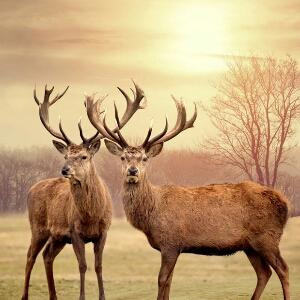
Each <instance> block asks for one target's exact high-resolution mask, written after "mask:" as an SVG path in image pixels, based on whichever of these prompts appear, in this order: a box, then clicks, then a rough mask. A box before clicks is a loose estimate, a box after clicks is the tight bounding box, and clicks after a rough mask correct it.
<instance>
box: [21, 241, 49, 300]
mask: <svg viewBox="0 0 300 300" xmlns="http://www.w3.org/2000/svg"><path fill="white" fill-rule="evenodd" d="M47 239H48V237H43V238H35V237H32V238H31V243H30V246H29V248H28V251H27V262H26V268H25V283H24V291H23V296H22V300H27V299H28V289H29V282H30V275H31V271H32V268H33V266H34V263H35V260H36V258H37V256H38V254H39V253H40V251H41V250H42V248H43V247H44V245H45V244H46V242H47Z"/></svg>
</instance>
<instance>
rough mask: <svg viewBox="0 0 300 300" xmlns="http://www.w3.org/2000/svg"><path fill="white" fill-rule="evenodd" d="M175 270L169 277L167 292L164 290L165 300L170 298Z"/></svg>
mask: <svg viewBox="0 0 300 300" xmlns="http://www.w3.org/2000/svg"><path fill="white" fill-rule="evenodd" d="M173 272H174V271H172V273H171V275H170V276H169V279H168V280H167V283H166V287H165V292H164V300H169V297H170V289H171V283H172V277H173Z"/></svg>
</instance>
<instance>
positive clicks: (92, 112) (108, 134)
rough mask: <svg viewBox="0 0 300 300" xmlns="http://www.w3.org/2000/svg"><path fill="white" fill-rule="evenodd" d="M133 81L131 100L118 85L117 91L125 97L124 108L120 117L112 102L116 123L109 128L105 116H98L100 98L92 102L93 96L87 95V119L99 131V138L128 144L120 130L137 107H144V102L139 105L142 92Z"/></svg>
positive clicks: (121, 144) (123, 144) (124, 144)
mask: <svg viewBox="0 0 300 300" xmlns="http://www.w3.org/2000/svg"><path fill="white" fill-rule="evenodd" d="M133 83H134V87H135V91H133V95H134V99H133V100H132V99H131V98H130V97H129V96H128V95H127V93H126V92H125V91H124V90H123V89H121V88H120V87H118V89H119V91H120V92H121V93H122V95H123V96H124V97H125V99H126V104H127V105H126V110H125V112H124V114H123V116H122V118H121V119H120V118H119V113H118V108H117V106H116V104H115V103H114V108H115V120H116V123H117V126H116V127H115V128H114V129H113V130H111V129H109V127H108V126H107V124H106V118H105V117H104V118H102V119H101V118H100V117H99V115H100V113H99V111H100V107H101V104H102V102H103V99H102V100H97V102H96V103H94V99H93V97H87V98H86V109H87V114H88V117H89V120H90V121H91V123H92V125H93V126H94V127H95V128H96V129H97V130H98V131H99V132H100V134H101V136H100V138H107V139H109V140H112V141H114V142H116V143H118V144H119V145H120V146H122V147H124V146H128V143H127V142H126V140H125V139H124V137H123V136H122V134H121V132H120V130H121V128H123V127H124V126H125V124H126V123H127V122H128V121H129V120H130V118H131V117H132V116H133V115H134V113H135V112H136V111H137V110H138V109H143V108H145V107H146V103H144V104H143V105H141V101H142V100H143V99H144V98H145V95H144V92H143V90H142V89H141V88H139V86H138V85H137V84H136V83H135V82H133Z"/></svg>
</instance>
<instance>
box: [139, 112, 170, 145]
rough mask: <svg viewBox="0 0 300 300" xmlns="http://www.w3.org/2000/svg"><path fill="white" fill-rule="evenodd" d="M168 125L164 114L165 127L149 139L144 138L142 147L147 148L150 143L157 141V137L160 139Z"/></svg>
mask: <svg viewBox="0 0 300 300" xmlns="http://www.w3.org/2000/svg"><path fill="white" fill-rule="evenodd" d="M168 127H169V123H168V118H167V116H166V123H165V128H164V130H163V131H162V132H161V133H159V134H157V135H156V136H154V137H153V138H152V139H151V140H150V141H147V138H146V139H145V141H144V143H143V144H142V147H144V148H149V147H150V146H151V145H153V144H154V143H155V142H156V141H158V140H159V139H161V138H162V137H163V136H164V135H165V134H166V133H167V131H168Z"/></svg>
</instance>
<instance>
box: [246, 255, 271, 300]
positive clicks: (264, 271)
mask: <svg viewBox="0 0 300 300" xmlns="http://www.w3.org/2000/svg"><path fill="white" fill-rule="evenodd" d="M245 253H246V255H247V257H248V259H249V261H250V263H251V264H252V266H253V268H254V270H255V272H256V276H257V284H256V288H255V291H254V293H253V295H252V298H251V300H258V299H259V298H260V296H261V294H262V293H263V291H264V289H265V287H266V285H267V282H268V280H269V279H270V277H271V275H272V270H271V268H270V266H269V265H268V263H267V262H266V260H265V259H263V258H262V257H261V256H260V255H259V254H258V253H257V252H255V251H254V250H249V251H246V252H245Z"/></svg>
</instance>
